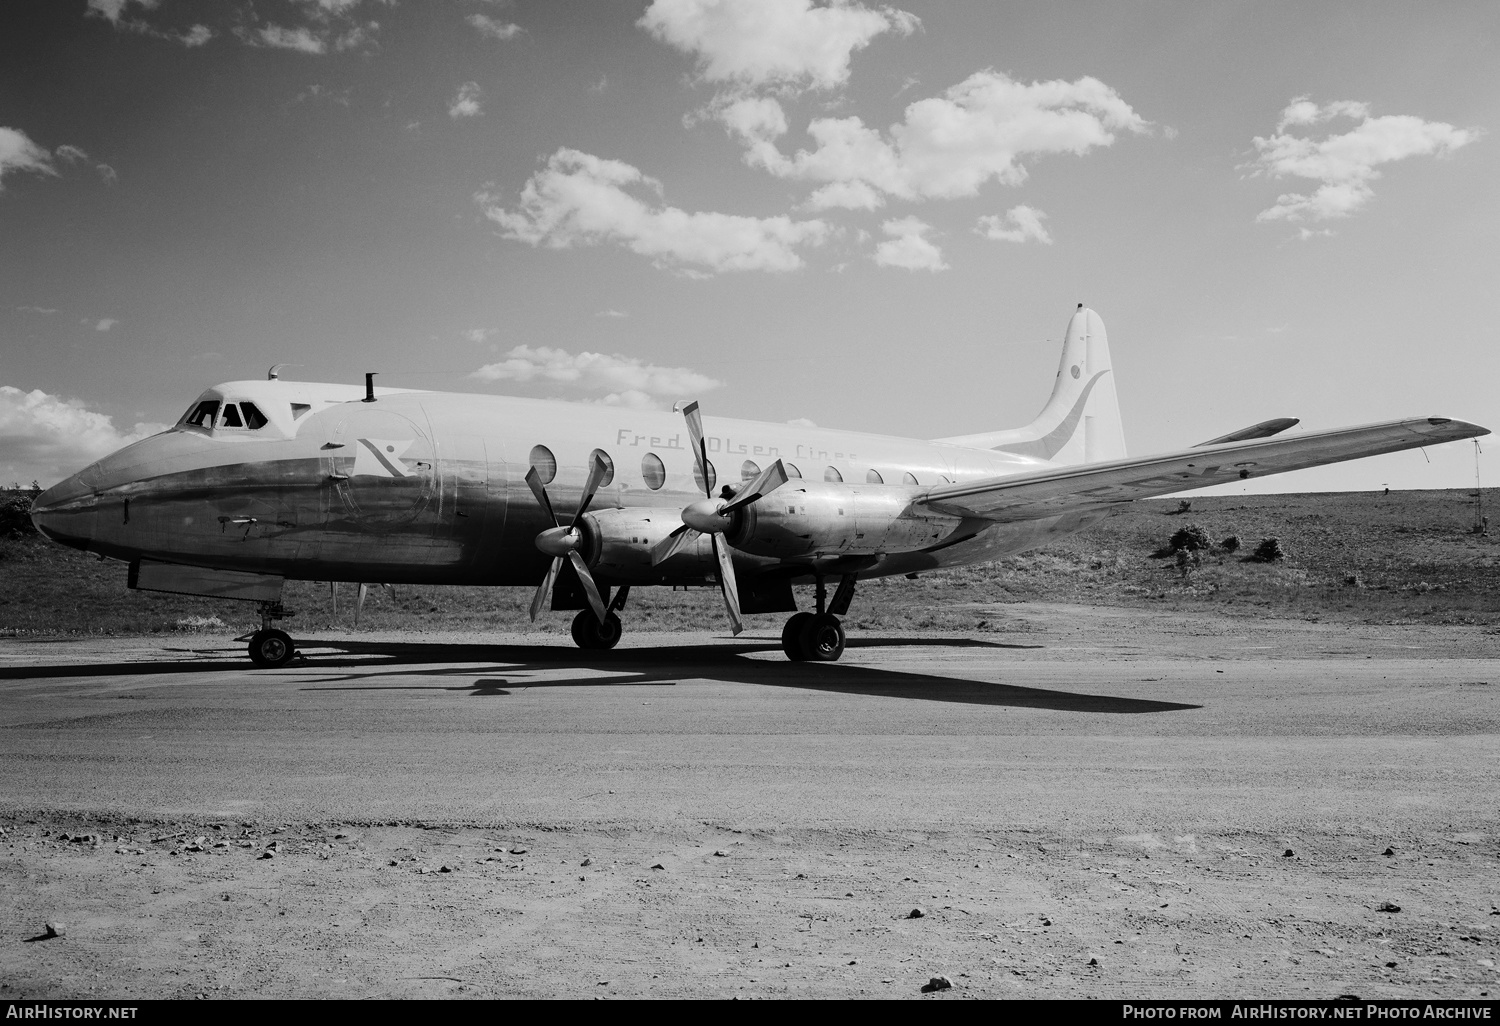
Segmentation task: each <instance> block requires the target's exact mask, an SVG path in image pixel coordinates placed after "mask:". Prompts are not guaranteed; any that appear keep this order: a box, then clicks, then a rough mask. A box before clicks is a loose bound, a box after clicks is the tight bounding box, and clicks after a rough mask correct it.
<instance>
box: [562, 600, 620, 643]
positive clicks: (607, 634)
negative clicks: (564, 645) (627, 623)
mask: <svg viewBox="0 0 1500 1026" xmlns="http://www.w3.org/2000/svg"><path fill="white" fill-rule="evenodd" d="M624 631H625V627H624V625H623V624H621V623H620V618H619V617H618V616H616V615H615V614H614V613H610V614H609V615H608V616H606V617H605V618H604V623H603V625H601V624H600V623H599V618H598V617H597V616H595V615H594V611H593V610H592V609H585V610H582V611H581V612H579V614H578V615H577V616H575V617H573V644H575V645H577V646H578V647H579V648H586V649H590V650H602V649H609V648H614V647H615V646H616V645H618V644H619V643H620V635H621V634H623V633H624Z"/></svg>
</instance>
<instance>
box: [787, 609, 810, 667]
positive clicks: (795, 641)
mask: <svg viewBox="0 0 1500 1026" xmlns="http://www.w3.org/2000/svg"><path fill="white" fill-rule="evenodd" d="M812 619H813V615H812V614H811V613H796V614H794V615H793V616H792V618H791V619H790V620H788V621H787V622H786V626H785V627H783V628H781V650H782V651H783V652H785V653H786V657H787V658H788V659H790V660H792V662H794V663H799V662H801V661H802V660H804V659H806V658H807V651H806V650H805V649H804V648H803V647H802V629H803V628H804V627H806V626H807V625H808V624H809V623H811V622H812Z"/></svg>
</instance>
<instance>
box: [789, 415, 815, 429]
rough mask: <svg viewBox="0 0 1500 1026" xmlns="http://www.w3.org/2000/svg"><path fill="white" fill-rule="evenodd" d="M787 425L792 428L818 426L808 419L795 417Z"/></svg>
mask: <svg viewBox="0 0 1500 1026" xmlns="http://www.w3.org/2000/svg"><path fill="white" fill-rule="evenodd" d="M787 423H788V424H790V425H791V426H792V427H800V428H815V427H817V426H818V425H816V424H814V423H813V422H812V421H810V420H808V419H807V418H806V417H793V418H792V419H791V420H789V421H787Z"/></svg>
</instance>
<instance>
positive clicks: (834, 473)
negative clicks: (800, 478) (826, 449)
mask: <svg viewBox="0 0 1500 1026" xmlns="http://www.w3.org/2000/svg"><path fill="white" fill-rule="evenodd" d="M823 480H824V481H832V482H833V483H834V484H839V483H841V482H842V481H843V480H844V475H843V474H840V473H839V471H838V468H837V467H829V468H828V469H827V470H825V471H823Z"/></svg>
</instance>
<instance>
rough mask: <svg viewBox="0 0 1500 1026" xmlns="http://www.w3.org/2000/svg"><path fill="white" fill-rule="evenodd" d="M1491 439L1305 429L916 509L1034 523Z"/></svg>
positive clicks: (942, 499) (1425, 431) (1446, 423)
mask: <svg viewBox="0 0 1500 1026" xmlns="http://www.w3.org/2000/svg"><path fill="white" fill-rule="evenodd" d="M1487 434H1489V429H1488V428H1482V427H1480V426H1479V425H1477V424H1469V423H1466V422H1464V421H1461V420H1450V419H1448V418H1446V417H1421V418H1417V419H1414V420H1393V421H1389V422H1387V423H1384V424H1367V425H1364V426H1363V427H1351V428H1337V429H1335V430H1332V431H1311V432H1308V433H1307V434H1302V435H1294V436H1292V437H1290V438H1269V439H1268V438H1261V439H1253V440H1250V441H1238V442H1227V443H1223V444H1219V445H1203V446H1199V447H1196V448H1192V449H1183V450H1180V451H1178V452H1169V453H1163V454H1161V455H1158V456H1142V457H1138V458H1130V459H1123V460H1110V461H1109V462H1107V463H1088V464H1083V465H1081V466H1071V467H1057V468H1048V469H1046V470H1033V471H1027V472H1025V473H1020V474H1011V475H1007V476H1005V477H992V478H987V479H985V480H983V481H971V482H968V483H965V484H955V485H943V486H942V487H939V488H933V489H932V490H931V491H929V492H928V493H927V494H926V495H923V496H921V497H919V498H918V499H917V502H916V505H917V506H918V507H919V508H927V509H931V510H934V511H936V512H939V513H946V514H949V515H951V516H961V517H975V518H979V519H982V520H993V521H997V522H1002V523H1005V522H1016V521H1024V520H1040V519H1043V518H1044V517H1050V516H1056V515H1058V514H1060V513H1072V512H1078V511H1082V510H1089V509H1097V508H1100V507H1103V506H1110V505H1113V504H1115V503H1120V502H1129V501H1131V500H1132V499H1149V498H1151V497H1153V496H1157V495H1170V494H1171V493H1172V492H1185V491H1189V490H1191V489H1194V488H1205V487H1207V486H1209V485H1215V484H1223V483H1225V482H1229V481H1237V480H1241V479H1242V478H1247V477H1265V476H1266V475H1268V474H1283V473H1286V472H1287V471H1289V470H1303V469H1306V468H1307V467H1318V466H1322V465H1323V464H1325V463H1340V462H1342V461H1344V460H1353V459H1359V458H1360V457H1362V456H1378V455H1380V454H1381V453H1387V452H1399V451H1400V450H1402V449H1415V448H1417V447H1419V446H1425V445H1437V444H1438V443H1440V442H1453V441H1457V440H1459V439H1463V438H1475V437H1477V436H1479V435H1487Z"/></svg>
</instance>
